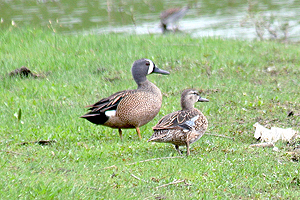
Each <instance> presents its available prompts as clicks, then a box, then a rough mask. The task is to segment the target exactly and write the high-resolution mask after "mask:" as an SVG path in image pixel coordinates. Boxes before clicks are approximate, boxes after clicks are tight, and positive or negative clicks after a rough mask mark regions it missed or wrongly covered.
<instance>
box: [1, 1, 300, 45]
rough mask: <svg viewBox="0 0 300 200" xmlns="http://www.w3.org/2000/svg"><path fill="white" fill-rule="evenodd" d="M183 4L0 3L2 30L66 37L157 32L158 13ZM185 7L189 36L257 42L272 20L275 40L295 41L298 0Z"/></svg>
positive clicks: (183, 23)
mask: <svg viewBox="0 0 300 200" xmlns="http://www.w3.org/2000/svg"><path fill="white" fill-rule="evenodd" d="M185 5H186V3H185V1H166V0H165V1H155V0H144V1H137V0H119V1H113V0H106V1H100V0H98V1H97V0H89V1H87V0H0V18H1V23H0V28H1V29H4V28H6V27H8V26H12V24H13V25H16V26H31V27H47V28H49V29H51V30H52V31H54V32H59V33H64V34H88V33H91V32H92V33H96V34H101V33H109V32H118V33H130V34H149V33H150V34H158V33H161V32H162V31H161V28H160V23H159V14H160V12H161V11H163V10H165V9H167V8H170V7H182V6H185ZM189 5H190V6H191V9H190V10H189V12H188V13H187V14H186V16H185V17H184V18H183V19H182V20H181V21H180V22H179V29H180V31H182V32H184V33H188V34H190V35H192V36H193V37H202V36H217V37H225V38H237V39H254V38H259V37H258V34H257V32H256V29H255V26H254V22H255V21H261V22H260V24H262V23H265V22H272V23H271V27H270V30H271V31H273V32H276V34H277V38H284V36H285V33H286V34H287V37H288V39H289V40H296V41H299V36H300V1H299V0H294V1H293V0H285V1H280V0H260V1H257V2H254V1H247V0H224V1H219V0H198V1H197V0H194V1H189ZM249 10H250V11H249ZM249 15H251V17H249ZM264 18H265V20H262V19H264ZM272 20H273V21H272ZM284 27H285V28H284ZM261 33H264V34H263V38H272V37H273V36H272V35H271V34H269V31H268V30H266V29H262V30H261Z"/></svg>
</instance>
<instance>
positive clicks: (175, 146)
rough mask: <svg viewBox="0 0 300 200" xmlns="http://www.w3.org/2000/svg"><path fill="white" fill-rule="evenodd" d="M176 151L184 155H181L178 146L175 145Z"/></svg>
mask: <svg viewBox="0 0 300 200" xmlns="http://www.w3.org/2000/svg"><path fill="white" fill-rule="evenodd" d="M175 149H176V150H177V152H178V153H179V155H182V153H181V151H180V149H179V146H178V145H175Z"/></svg>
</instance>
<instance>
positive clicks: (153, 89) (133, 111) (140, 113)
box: [81, 59, 169, 140]
mask: <svg viewBox="0 0 300 200" xmlns="http://www.w3.org/2000/svg"><path fill="white" fill-rule="evenodd" d="M131 72H132V76H133V78H134V80H135V82H136V83H137V85H138V88H137V89H136V90H124V91H120V92H117V93H115V94H113V95H111V96H109V97H107V98H103V99H101V100H100V101H98V102H97V103H95V104H93V105H89V106H87V107H91V108H90V109H89V110H91V111H90V112H88V113H87V114H85V115H83V116H81V117H82V118H85V119H87V120H89V121H90V122H92V123H94V124H97V125H104V126H108V127H111V128H117V129H119V135H120V138H121V140H122V130H121V129H123V128H135V129H136V132H137V134H138V136H139V138H140V139H141V138H142V137H141V134H140V129H139V127H140V126H143V125H145V124H147V123H148V122H149V121H151V120H152V119H153V118H154V117H155V116H156V115H157V113H158V112H159V110H160V107H161V103H162V94H161V91H160V90H159V88H158V87H157V86H156V85H154V84H153V83H151V82H150V81H149V80H148V79H147V78H146V76H147V75H148V74H151V73H159V74H169V72H168V71H165V70H162V69H159V68H158V67H156V66H155V64H154V63H153V62H152V61H151V60H149V59H140V60H136V61H135V62H134V63H133V66H132V68H131Z"/></svg>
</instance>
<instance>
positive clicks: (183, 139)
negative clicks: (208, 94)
mask: <svg viewBox="0 0 300 200" xmlns="http://www.w3.org/2000/svg"><path fill="white" fill-rule="evenodd" d="M196 102H208V100H207V99H205V98H202V97H200V95H199V93H198V92H197V91H196V90H193V89H186V90H184V91H183V93H182V95H181V107H182V110H179V111H175V112H173V113H170V114H168V115H166V116H164V117H163V118H161V119H160V120H159V122H158V123H157V124H156V125H155V126H154V127H153V130H154V133H153V135H152V136H151V138H150V139H149V140H148V142H163V143H171V144H174V145H175V148H176V150H177V151H178V153H179V154H181V151H180V150H179V146H186V148H187V153H186V155H187V156H188V155H190V149H189V146H190V144H192V143H194V142H196V141H197V140H199V139H200V138H201V137H202V136H203V135H204V133H205V131H206V129H207V126H208V121H207V119H206V117H205V116H204V115H203V114H202V112H201V111H199V110H198V109H196V108H195V107H194V104H195V103H196Z"/></svg>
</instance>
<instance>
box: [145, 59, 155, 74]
mask: <svg viewBox="0 0 300 200" xmlns="http://www.w3.org/2000/svg"><path fill="white" fill-rule="evenodd" d="M146 60H147V61H149V63H150V65H149V68H148V74H151V73H152V72H153V70H154V63H153V62H152V61H151V60H148V59H146Z"/></svg>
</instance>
